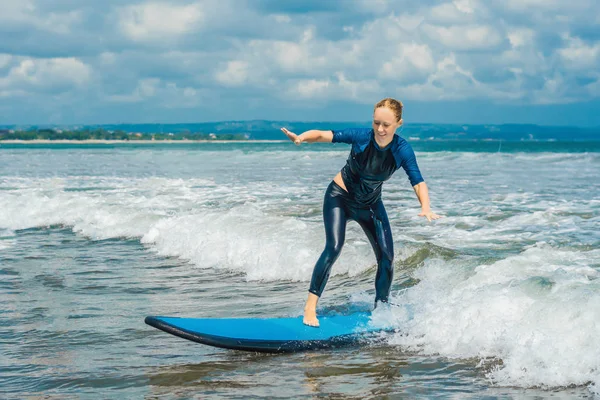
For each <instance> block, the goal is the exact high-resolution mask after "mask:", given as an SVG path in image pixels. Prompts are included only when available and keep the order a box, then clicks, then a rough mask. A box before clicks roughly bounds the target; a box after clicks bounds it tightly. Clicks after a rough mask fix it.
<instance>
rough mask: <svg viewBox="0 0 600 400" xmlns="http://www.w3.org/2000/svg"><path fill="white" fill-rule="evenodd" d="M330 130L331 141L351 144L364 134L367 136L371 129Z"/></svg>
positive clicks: (362, 137)
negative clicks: (331, 134)
mask: <svg viewBox="0 0 600 400" xmlns="http://www.w3.org/2000/svg"><path fill="white" fill-rule="evenodd" d="M331 132H332V133H333V139H332V140H331V141H332V143H348V144H352V143H356V142H357V141H360V140H361V139H364V137H365V136H366V137H368V135H369V133H370V132H371V130H370V129H366V128H346V129H340V130H335V129H332V130H331Z"/></svg>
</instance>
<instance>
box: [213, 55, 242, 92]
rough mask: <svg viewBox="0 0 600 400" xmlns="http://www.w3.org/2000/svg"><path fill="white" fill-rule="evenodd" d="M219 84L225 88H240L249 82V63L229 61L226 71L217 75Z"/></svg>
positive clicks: (219, 71)
mask: <svg viewBox="0 0 600 400" xmlns="http://www.w3.org/2000/svg"><path fill="white" fill-rule="evenodd" d="M215 78H216V79H217V81H218V82H220V83H222V84H223V85H225V86H240V85H243V84H244V83H246V81H247V80H248V63H247V62H246V61H237V60H236V61H229V62H228V63H227V65H226V67H225V68H224V69H221V70H218V71H217V72H216V73H215Z"/></svg>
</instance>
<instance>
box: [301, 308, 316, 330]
mask: <svg viewBox="0 0 600 400" xmlns="http://www.w3.org/2000/svg"><path fill="white" fill-rule="evenodd" d="M302 322H304V325H308V326H314V327H315V328H318V327H319V320H318V319H317V311H316V310H314V309H312V310H310V309H307V308H305V309H304V319H303V320H302Z"/></svg>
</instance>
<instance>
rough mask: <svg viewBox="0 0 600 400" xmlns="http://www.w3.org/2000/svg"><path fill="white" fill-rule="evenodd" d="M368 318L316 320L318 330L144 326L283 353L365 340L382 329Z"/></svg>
mask: <svg viewBox="0 0 600 400" xmlns="http://www.w3.org/2000/svg"><path fill="white" fill-rule="evenodd" d="M370 316H371V314H370V313H368V312H357V313H353V314H349V315H333V316H321V317H319V323H320V326H319V327H318V328H315V327H311V326H307V325H304V324H303V323H302V317H295V318H177V317H154V316H150V317H146V319H145V322H146V324H148V325H150V326H153V327H155V328H158V329H160V330H163V331H165V332H168V333H170V334H172V335H175V336H179V337H182V338H184V339H188V340H192V341H194V342H198V343H202V344H206V345H209V346H215V347H221V348H225V349H235V350H246V351H256V352H268V353H284V352H295V351H303V350H314V349H323V348H335V347H341V346H345V345H349V344H354V343H357V342H359V341H361V340H366V339H367V338H368V337H369V336H373V335H374V334H376V333H377V332H381V331H382V330H384V328H381V327H376V326H373V325H372V324H371V323H370Z"/></svg>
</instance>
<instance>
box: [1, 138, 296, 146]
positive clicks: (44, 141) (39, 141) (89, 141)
mask: <svg viewBox="0 0 600 400" xmlns="http://www.w3.org/2000/svg"><path fill="white" fill-rule="evenodd" d="M286 142H289V140H191V139H187V140H100V139H87V140H66V139H65V140H63V139H57V140H47V139H35V140H13V139H10V140H0V145H2V144H3V143H6V144H53V143H57V144H59V143H63V144H121V143H131V144H136V143H137V144H160V143H169V144H173V143H219V144H223V143H286Z"/></svg>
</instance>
